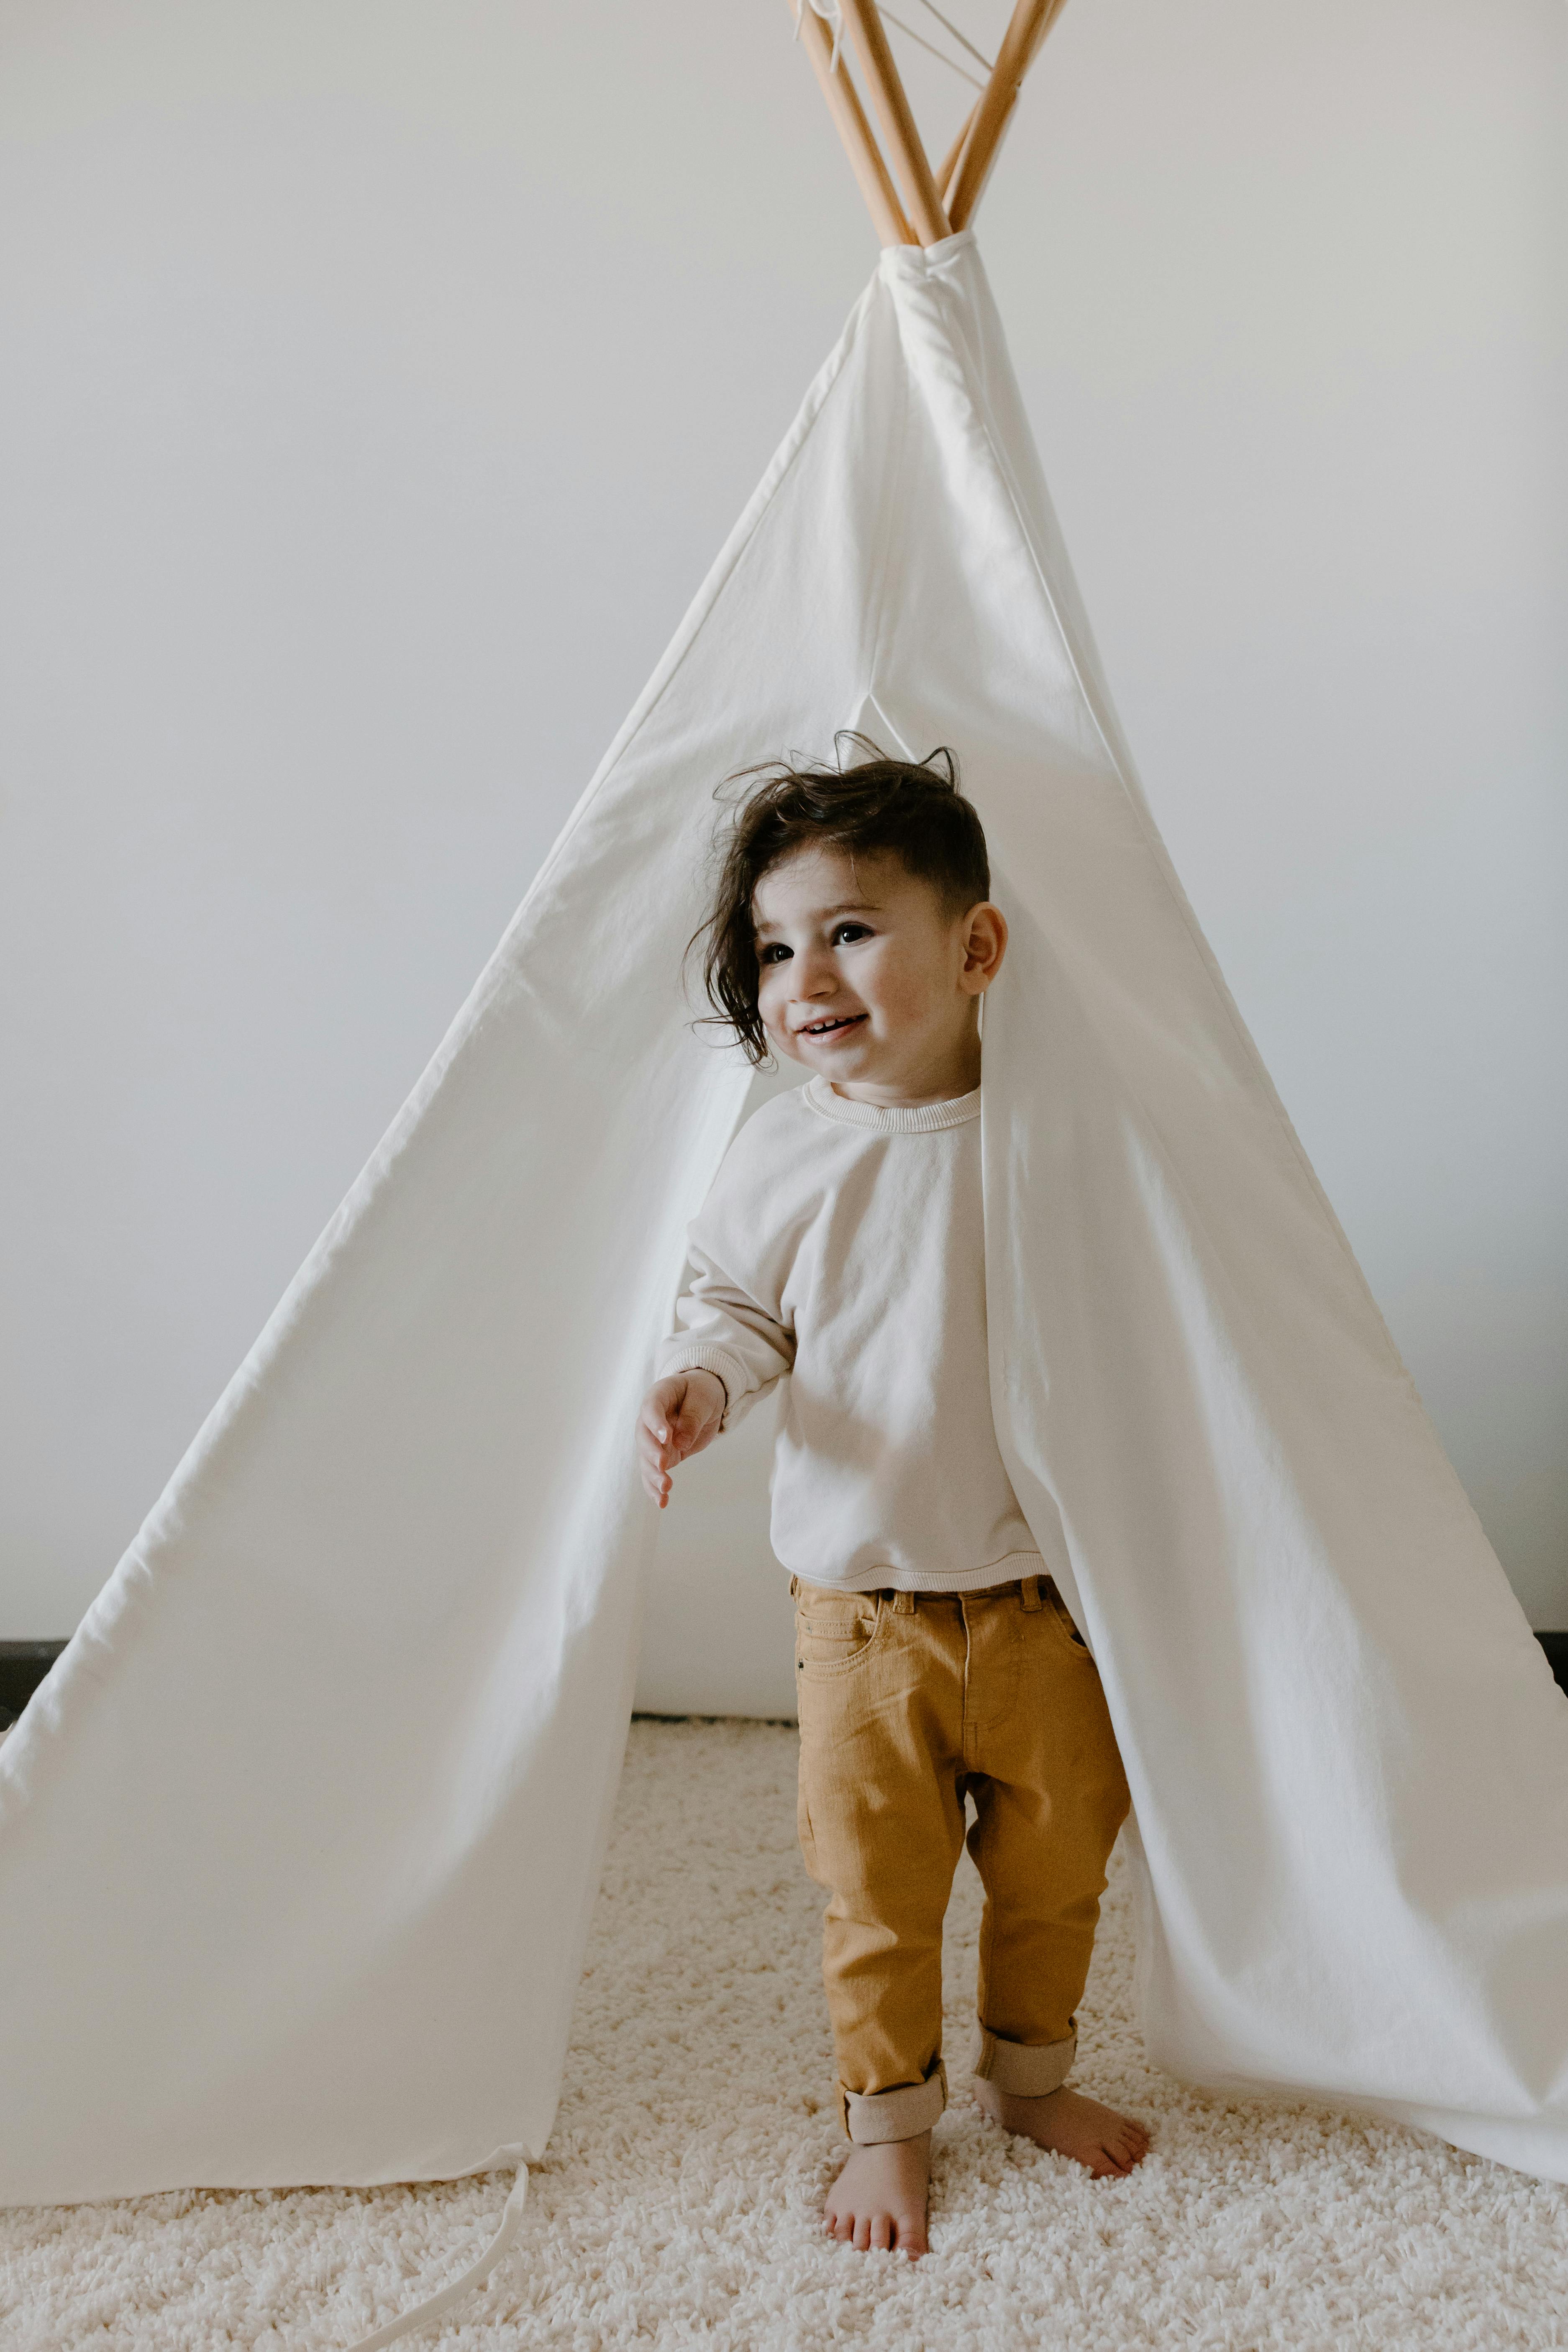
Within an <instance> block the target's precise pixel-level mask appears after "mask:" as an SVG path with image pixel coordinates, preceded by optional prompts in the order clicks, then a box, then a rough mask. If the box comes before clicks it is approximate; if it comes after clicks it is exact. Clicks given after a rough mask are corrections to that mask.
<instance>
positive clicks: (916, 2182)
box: [822, 2101, 1105, 2255]
mask: <svg viewBox="0 0 1568 2352" xmlns="http://www.w3.org/2000/svg"><path fill="white" fill-rule="evenodd" d="M1034 2104H1035V2105H1038V2104H1039V2102H1038V2101H1036V2102H1034ZM1101 2112H1102V2113H1103V2112H1105V2111H1104V2110H1103V2109H1102V2110H1101ZM930 2179H931V2134H930V2132H929V2131H923V2132H917V2133H916V2134H915V2136H914V2137H913V2139H889V2140H883V2141H882V2142H881V2143H880V2145H879V2146H878V2147H852V2148H851V2149H850V2151H849V2156H848V2159H847V2162H846V2164H845V2167H844V2169H843V2171H842V2172H841V2173H840V2174H839V2176H838V2178H837V2180H836V2181H835V2182H834V2184H833V2186H832V2188H831V2189H829V2190H828V2192H827V2202H826V2205H824V2207H823V2209H822V2226H823V2228H824V2229H825V2230H826V2232H827V2234H828V2236H829V2237H830V2238H837V2239H838V2240H839V2241H840V2242H841V2243H842V2244H844V2245H846V2246H858V2247H859V2249H860V2252H862V2253H865V2252H866V2251H867V2249H868V2247H870V2246H886V2247H890V2248H893V2249H895V2250H896V2251H897V2252H899V2253H900V2254H910V2255H919V2254H924V2253H929V2252H930V2251H931V2249H930V2247H929V2246H928V2245H927V2243H926V2186H927V2183H928V2182H929V2180H930Z"/></svg>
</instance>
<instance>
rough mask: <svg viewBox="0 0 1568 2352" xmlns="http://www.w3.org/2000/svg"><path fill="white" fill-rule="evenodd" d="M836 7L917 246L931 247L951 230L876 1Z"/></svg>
mask: <svg viewBox="0 0 1568 2352" xmlns="http://www.w3.org/2000/svg"><path fill="white" fill-rule="evenodd" d="M840 5H841V6H842V8H843V12H844V21H845V23H846V24H847V26H848V27H849V32H850V36H851V37H852V39H853V40H854V43H855V51H856V55H857V56H858V58H859V60H860V65H861V69H862V71H863V72H864V74H865V76H866V79H867V82H868V85H869V87H870V91H871V99H872V102H873V104H874V105H875V107H876V109H877V113H878V116H879V119H880V121H881V125H882V135H883V137H884V138H885V139H886V140H887V142H888V151H889V154H890V155H891V157H892V159H893V165H894V168H895V170H896V171H897V173H898V174H899V177H900V180H901V181H902V182H903V188H904V198H905V202H906V203H907V205H908V206H909V213H910V219H911V220H912V221H913V223H914V225H915V226H916V228H917V229H918V230H919V231H920V238H921V244H922V245H935V244H937V243H938V242H939V240H940V239H941V238H942V237H944V236H952V228H951V227H950V226H949V224H948V217H947V215H946V213H945V212H944V211H943V210H942V198H941V196H940V195H939V194H937V185H936V182H935V181H934V180H933V179H932V178H931V165H930V163H928V162H927V160H926V151H925V149H924V148H923V147H922V146H921V134H920V132H919V131H917V130H916V128H915V118H914V116H913V115H912V114H911V113H910V101H909V100H908V99H907V98H906V97H905V95H904V85H903V82H902V80H901V79H900V74H899V68H898V66H897V65H896V63H895V62H894V58H893V52H892V50H891V49H890V48H889V47H888V37H887V35H886V33H884V32H883V30H882V19H881V17H880V16H879V15H878V13H877V9H876V5H875V0H840ZM993 79H994V76H993Z"/></svg>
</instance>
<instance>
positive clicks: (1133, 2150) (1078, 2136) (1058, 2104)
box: [974, 2081, 1149, 2180]
mask: <svg viewBox="0 0 1568 2352" xmlns="http://www.w3.org/2000/svg"><path fill="white" fill-rule="evenodd" d="M974 2092H975V2096H976V2097H977V2098H978V2099H979V2101H980V2104H981V2105H982V2106H983V2107H984V2110H985V2112H986V2114H987V2115H988V2116H990V2118H991V2120H992V2122H993V2123H994V2124H1000V2125H1001V2126H1002V2128H1003V2130H1004V2131H1010V2132H1017V2133H1018V2134H1019V2136H1020V2137H1022V2138H1024V2139H1032V2140H1033V2141H1034V2143H1035V2145H1036V2147H1049V2148H1054V2149H1055V2151H1056V2153H1057V2154H1058V2156H1070V2157H1071V2158H1073V2159H1074V2161H1075V2162H1076V2163H1078V2164H1087V2165H1088V2167H1089V2170H1090V2172H1092V2173H1093V2175H1094V2177H1095V2179H1097V2180H1112V2179H1118V2180H1119V2179H1122V2178H1123V2177H1124V2176H1125V2175H1126V2174H1127V2173H1129V2172H1131V2169H1132V2168H1133V2166H1134V2165H1135V2164H1142V2161H1143V2158H1145V2157H1146V2156H1147V2155H1148V2153H1149V2135H1148V2133H1147V2132H1146V2131H1145V2130H1144V2128H1143V2126H1142V2124H1140V2123H1134V2122H1133V2120H1132V2117H1131V2116H1119V2115H1118V2114H1117V2112H1116V2110H1115V2108H1114V2107H1102V2106H1101V2105H1100V2101H1099V2100H1098V2099H1086V2098H1085V2097H1084V2096H1083V2095H1082V2094H1081V2092H1079V2091H1069V2090H1068V2089H1067V2088H1066V2086H1065V2085H1064V2087H1063V2088H1062V2089H1061V2090H1059V2091H1049V2092H1047V2095H1046V2096H1045V2097H1044V2098H1043V2099H1020V2098H1018V2097H1016V2095H1014V2094H1013V2093H1012V2092H1009V2091H998V2090H997V2089H996V2088H995V2086H994V2084H990V2083H986V2082H980V2081H977V2082H976V2084H975V2085H974Z"/></svg>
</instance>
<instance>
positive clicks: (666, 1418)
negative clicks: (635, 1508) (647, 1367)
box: [637, 1371, 729, 1511]
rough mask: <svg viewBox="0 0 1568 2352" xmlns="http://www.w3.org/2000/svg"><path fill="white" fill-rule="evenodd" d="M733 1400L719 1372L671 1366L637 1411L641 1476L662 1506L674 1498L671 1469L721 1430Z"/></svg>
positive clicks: (699, 1449)
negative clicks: (639, 1410) (670, 1498)
mask: <svg viewBox="0 0 1568 2352" xmlns="http://www.w3.org/2000/svg"><path fill="white" fill-rule="evenodd" d="M728 1402H729V1398H728V1396H727V1394H726V1391H725V1388H724V1383H723V1381H721V1379H720V1378H719V1375H718V1373H717V1372H703V1371H692V1372H672V1373H671V1374H670V1377H669V1378H668V1380H667V1381H655V1382H654V1384H653V1386H652V1388H651V1389H649V1391H648V1392H647V1396H645V1397H644V1399H643V1402H642V1411H641V1412H640V1413H638V1415H637V1453H638V1455H639V1456H640V1458H641V1462H642V1482H643V1485H644V1486H646V1487H647V1491H648V1493H649V1494H650V1495H651V1496H653V1499H654V1501H655V1502H656V1503H657V1504H658V1507H659V1509H660V1510H661V1511H662V1510H663V1508H664V1507H665V1505H666V1504H667V1503H668V1500H669V1474H670V1472H671V1471H672V1470H673V1469H675V1467H676V1466H677V1465H678V1464H679V1463H682V1462H684V1461H685V1460H686V1459H687V1458H688V1456H689V1455H690V1454H700V1453H701V1451H702V1449H703V1447H704V1446H705V1445H711V1444H712V1443H713V1440H714V1439H715V1438H716V1437H717V1436H718V1434H719V1428H720V1424H721V1422H722V1421H723V1418H724V1408H725V1406H726V1404H727V1403H728Z"/></svg>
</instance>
